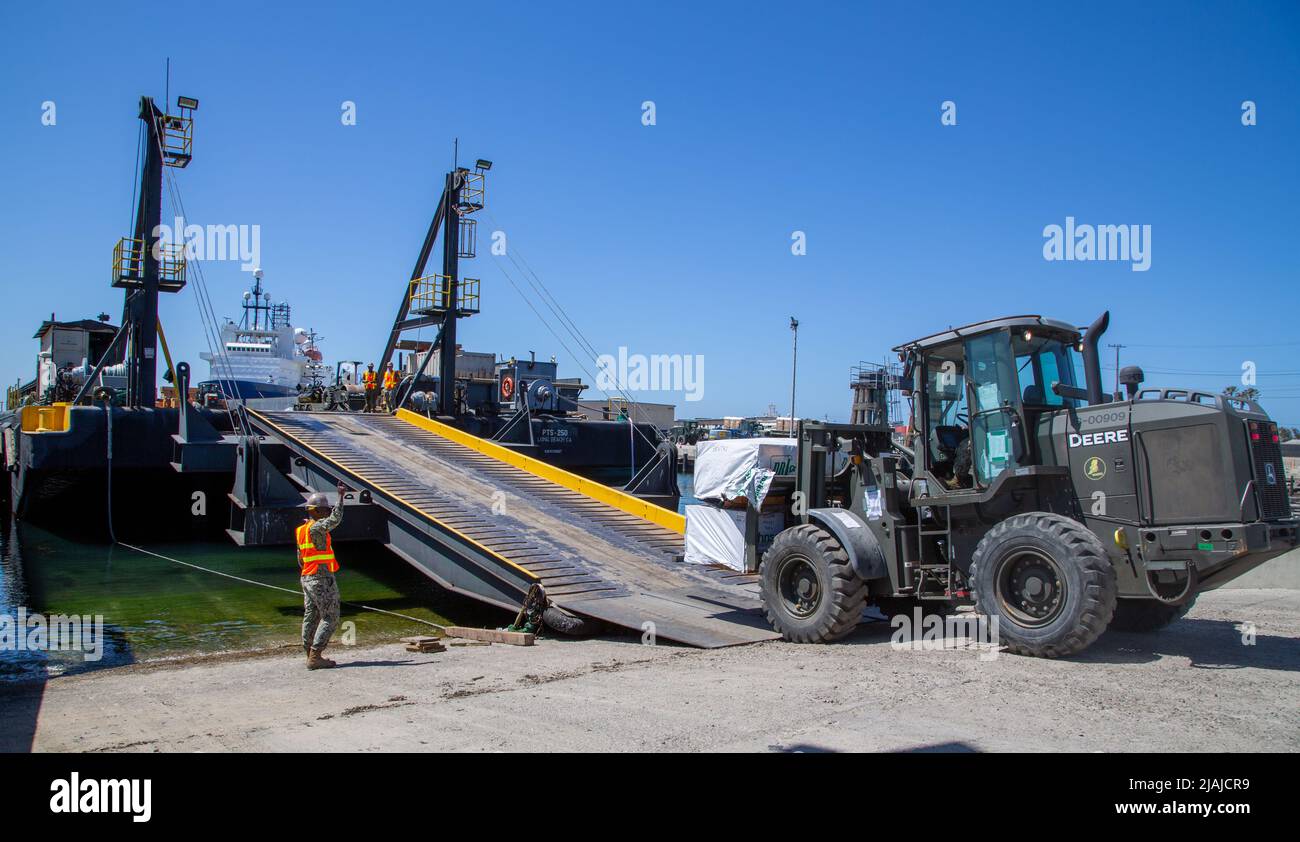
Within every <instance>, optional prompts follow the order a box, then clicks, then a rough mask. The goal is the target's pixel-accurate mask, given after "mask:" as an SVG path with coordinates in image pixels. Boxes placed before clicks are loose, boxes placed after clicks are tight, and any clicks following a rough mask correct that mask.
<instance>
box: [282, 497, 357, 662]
mask: <svg viewBox="0 0 1300 842" xmlns="http://www.w3.org/2000/svg"><path fill="white" fill-rule="evenodd" d="M338 490H339V499H338V502H337V503H335V504H334V509H333V511H331V510H330V508H329V500H328V499H326V497H325V495H324V494H321V493H319V492H317V493H316V494H313V495H311V496H310V497H308V498H307V519H306V520H305V521H303V522H302V524H301V525H300V526H299V527H298V528H297V529H296V530H294V538H295V539H296V543H297V544H298V567H299V571H300V573H301V576H302V578H301V580H300V581H301V582H302V608H303V614H302V648H303V649H304V650H306V652H307V669H309V670H315V669H325V668H328V667H333V666H336V664H335V663H334V662H333V661H331V660H329V659H328V658H326V657H324V655H322V654H321V653H323V652H324V651H325V647H326V646H328V645H329V642H330V637H331V636H332V635H333V634H334V629H335V627H336V626H338V624H339V586H338V582H336V581H335V580H334V574H335V573H337V572H338V569H339V563H338V560H337V559H335V558H334V543H333V541H332V540H331V539H330V532H331V531H333V529H334V528H335V527H336V526H338V525H339V524H340V523H342V522H343V495H344V494H346V493H347V488H346V487H345V486H344V485H343V483H339V486H338Z"/></svg>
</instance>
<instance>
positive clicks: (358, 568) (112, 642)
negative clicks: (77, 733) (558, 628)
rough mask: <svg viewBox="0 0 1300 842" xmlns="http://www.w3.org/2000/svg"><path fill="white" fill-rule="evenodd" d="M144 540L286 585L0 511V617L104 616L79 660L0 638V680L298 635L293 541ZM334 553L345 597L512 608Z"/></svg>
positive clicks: (364, 624) (407, 606) (485, 615)
mask: <svg viewBox="0 0 1300 842" xmlns="http://www.w3.org/2000/svg"><path fill="white" fill-rule="evenodd" d="M693 479H694V477H693V475H691V474H681V475H679V476H678V484H679V487H680V488H681V490H682V506H683V507H684V506H686V505H687V504H690V503H694V502H696V501H695V498H694V496H693V494H692V491H693V487H694V486H693ZM144 549H147V550H150V551H152V552H156V553H159V554H161V555H165V556H170V557H171V558H175V559H179V560H181V561H185V562H189V563H190V564H195V565H198V566H200V567H205V568H209V569H211V570H217V571H220V572H222V573H227V574H230V575H234V576H239V577H241V578H244V579H250V580H253V581H256V582H262V583H265V584H268V585H275V586H277V587H280V588H286V589H288V590H290V591H293V593H284V592H282V591H277V590H271V589H268V588H263V587H258V586H256V585H251V584H246V583H244V582H239V581H235V580H233V579H228V578H226V577H224V576H219V575H214V574H212V573H207V572H203V571H201V570H196V569H194V568H191V567H186V566H184V565H180V564H175V563H173V562H171V561H166V560H164V559H159V558H155V557H153V556H149V555H144V554H141V553H138V552H135V551H133V550H129V549H126V548H124V547H121V546H112V545H108V544H103V543H79V542H77V541H74V540H71V539H68V538H65V537H60V536H57V535H55V534H53V533H51V532H48V531H46V530H43V529H39V528H36V527H33V526H31V525H29V524H24V523H17V522H13V521H9V522H3V521H0V616H8V617H9V618H11V622H13V621H16V620H17V618H18V616H19V611H20V610H22V609H25V610H26V612H27V613H28V616H29V617H30V616H33V615H37V614H39V615H41V616H42V617H45V618H48V617H52V616H55V615H78V616H89V617H102V618H103V642H102V646H103V650H102V657H101V658H100V659H99V660H97V661H88V660H86V659H85V658H84V657H83V655H82V653H80V652H74V651H64V652H56V651H50V652H44V651H28V650H25V649H20V648H17V647H16V646H0V682H3V681H15V680H40V679H43V678H46V677H51V676H56V675H63V674H67V673H70V672H81V671H85V670H91V669H102V668H105V667H112V666H120V665H123V664H130V663H136V662H140V661H149V660H157V659H165V658H176V657H187V656H193V655H200V654H210V653H218V652H239V651H250V650H258V649H269V648H275V647H283V646H297V645H298V644H299V643H300V640H301V623H302V597H301V595H300V592H299V585H298V572H297V566H296V564H295V562H294V553H293V549H292V548H290V547H262V548H240V547H236V546H234V545H233V544H228V543H184V544H157V545H154V544H148V545H144ZM337 552H338V556H339V563H340V565H341V566H342V571H341V572H340V574H339V590H340V594H341V597H342V599H343V600H344V601H345V602H353V603H364V604H365V605H369V606H373V607H375V608H381V609H383V610H385V611H395V612H398V613H400V614H406V615H408V616H411V617H416V618H419V619H422V620H430V621H432V622H436V623H444V624H445V623H455V624H462V625H481V626H494V625H501V624H504V623H507V622H509V621H510V620H511V619H512V618H511V617H509V616H507V615H506V614H505V613H504V612H501V611H498V610H496V609H493V608H490V607H487V606H484V605H482V604H480V603H478V602H475V601H473V600H469V599H466V598H464V597H460V596H457V595H455V594H452V593H449V592H447V591H445V590H443V589H442V588H439V587H438V586H437V585H435V584H434V583H433V582H431V581H430V580H429V579H428V578H427V577H425V576H424V575H423V574H421V573H419V572H417V571H416V570H415V569H414V568H412V567H411V566H410V565H408V564H407V563H406V562H404V561H402V560H401V559H399V558H397V557H396V556H394V555H393V554H392V553H390V552H388V551H387V550H385V549H384V548H383V547H381V546H378V545H341V546H339V547H338V550H337ZM342 613H343V620H344V621H345V622H347V621H351V622H353V623H355V624H356V643H357V644H360V645H366V644H371V643H378V642H384V641H391V640H395V639H397V638H399V637H405V636H407V635H413V634H426V633H428V632H429V631H430V629H429V627H428V626H424V625H421V624H419V623H414V622H411V621H409V620H404V619H401V618H399V617H393V616H389V615H385V614H379V613H375V612H372V611H366V610H363V609H360V608H354V607H350V606H347V605H344V606H343V612H342ZM92 639H93V638H92ZM335 640H336V642H337V641H338V640H339V637H338V635H337V634H336V636H335Z"/></svg>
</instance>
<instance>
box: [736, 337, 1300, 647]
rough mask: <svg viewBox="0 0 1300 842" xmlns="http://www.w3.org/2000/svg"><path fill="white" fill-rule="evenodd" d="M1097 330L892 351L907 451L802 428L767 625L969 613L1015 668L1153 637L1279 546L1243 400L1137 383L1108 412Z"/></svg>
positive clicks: (1112, 398) (882, 437)
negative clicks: (994, 631) (910, 611)
mask: <svg viewBox="0 0 1300 842" xmlns="http://www.w3.org/2000/svg"><path fill="white" fill-rule="evenodd" d="M1108 322H1109V314H1108V313H1107V314H1103V315H1102V316H1101V317H1100V318H1099V319H1097V321H1096V322H1094V323H1093V324H1092V325H1091V326H1089V327H1088V328H1087V329H1086V330H1084V331H1080V330H1079V329H1077V328H1075V327H1073V326H1071V325H1069V324H1066V323H1064V322H1059V321H1053V320H1050V319H1045V318H1042V317H1041V316H1012V317H1008V318H1003V319H996V320H993V321H986V322H980V323H978V324H973V325H969V326H967V327H961V328H955V329H951V330H947V331H944V332H943V333H938V334H935V335H933V336H927V337H925V338H923V339H918V340H916V341H914V342H909V343H906V344H904V345H901V346H899V347H898V348H895V349H894V350H895V351H896V352H897V353H898V354H899V358H900V360H901V361H902V363H903V375H902V377H901V380H900V382H899V383H897V384H896V385H897V386H898V388H900V389H901V390H902V392H903V394H904V395H905V396H907V397H908V398H909V401H910V403H911V406H912V415H911V422H910V424H909V431H908V434H907V435H906V436H904V437H902V440H896V439H895V436H894V435H893V431H892V429H891V428H889V427H887V426H872V425H848V424H804V425H803V426H802V428H801V431H800V440H799V469H798V475H797V489H798V491H800V492H802V494H801V495H798V497H797V498H796V499H797V500H798V501H800V502H801V503H802V505H801V506H799V507H798V508H797V512H798V516H797V517H796V516H795V515H794V514H791V515H789V516H788V517H789V520H788V521H787V522H788V523H791V525H790V526H789V528H787V529H785V530H784V531H783V532H781V533H780V534H779V535H778V536H777V537H776V539H775V541H774V542H773V544H772V546H771V548H770V549H769V550H768V551H767V553H766V554H765V555H764V557H763V561H762V565H761V568H760V570H761V578H762V592H763V601H764V607H765V610H766V613H767V617H768V619H769V621H770V622H771V623H772V625H773V627H774V628H775V629H776V630H777V631H780V632H781V633H782V634H783V635H784V637H785V638H786V639H787V640H792V641H797V642H801V643H818V642H826V641H830V640H834V639H836V638H838V637H841V636H842V635H844V634H847V633H848V632H849V631H850V630H852V629H853V628H854V627H855V626H856V625H857V623H858V621H859V619H860V618H861V616H862V612H863V608H864V606H865V605H866V604H868V603H873V602H874V603H877V604H879V605H881V606H882V607H888V609H890V610H897V609H898V607H899V606H920V607H922V608H923V609H927V608H928V609H933V610H935V611H938V612H942V611H943V610H944V609H947V608H951V607H952V606H955V605H960V604H963V603H972V602H973V604H974V606H975V608H976V610H977V611H979V612H981V613H983V614H985V615H987V616H988V617H989V618H990V619H994V618H995V619H996V621H997V628H998V633H999V638H1000V642H1001V643H1002V644H1003V645H1005V646H1007V648H1008V649H1009V650H1010V651H1012V652H1016V653H1020V654H1025V655H1037V656H1044V657H1058V656H1063V655H1070V654H1073V653H1076V652H1079V651H1081V650H1083V649H1084V648H1086V647H1087V646H1088V645H1089V644H1091V643H1092V642H1093V641H1094V640H1096V639H1097V637H1098V636H1099V635H1100V634H1101V633H1102V632H1103V631H1105V630H1106V628H1107V627H1108V626H1114V627H1116V628H1122V629H1126V630H1134V631H1144V630H1154V629H1158V628H1161V627H1163V626H1164V625H1166V624H1168V623H1170V622H1172V621H1173V620H1175V619H1177V618H1179V617H1181V616H1182V615H1183V614H1184V613H1186V611H1187V610H1188V608H1189V607H1190V606H1191V605H1192V602H1193V601H1194V600H1195V599H1196V596H1197V594H1198V593H1200V592H1202V591H1205V590H1211V589H1213V588H1217V587H1219V586H1220V585H1223V584H1224V583H1225V582H1229V581H1231V580H1232V579H1234V578H1236V577H1238V576H1240V575H1241V574H1243V573H1245V572H1246V571H1248V570H1250V569H1251V568H1253V567H1256V566H1258V565H1259V564H1261V563H1262V562H1264V561H1266V560H1268V559H1270V558H1273V557H1275V556H1277V555H1279V554H1281V553H1283V552H1286V551H1287V550H1289V549H1292V548H1294V547H1295V546H1296V545H1297V542H1298V541H1300V537H1298V531H1297V522H1296V520H1295V519H1294V518H1293V516H1292V514H1291V509H1290V504H1289V501H1288V497H1287V493H1286V484H1285V477H1284V475H1283V470H1282V457H1281V452H1280V447H1279V441H1278V428H1277V425H1276V424H1274V423H1273V422H1271V421H1270V420H1269V418H1268V415H1267V414H1265V412H1264V411H1263V410H1262V409H1261V408H1260V407H1259V405H1258V404H1257V403H1256V402H1254V401H1251V400H1235V399H1232V398H1225V397H1223V396H1220V395H1216V394H1211V393H1208V392H1203V391H1198V390H1195V389H1156V388H1143V387H1142V385H1141V379H1142V374H1141V371H1140V370H1139V369H1137V368H1136V367H1131V368H1128V369H1125V370H1124V372H1122V376H1121V380H1122V382H1123V383H1124V386H1125V391H1126V393H1127V394H1126V395H1125V396H1123V397H1121V396H1116V395H1108V394H1105V393H1104V392H1103V390H1102V380H1101V366H1100V363H1099V358H1098V351H1097V346H1098V341H1099V340H1100V338H1101V335H1102V333H1103V332H1104V331H1105V330H1106V327H1107V324H1108ZM1080 356H1081V357H1082V360H1081V362H1082V370H1083V372H1084V383H1083V384H1079V383H1076V363H1078V362H1080V360H1079V357H1080ZM837 457H838V458H837ZM845 457H847V458H845ZM841 465H842V467H837V466H841Z"/></svg>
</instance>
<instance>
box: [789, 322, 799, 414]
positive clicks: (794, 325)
mask: <svg viewBox="0 0 1300 842" xmlns="http://www.w3.org/2000/svg"><path fill="white" fill-rule="evenodd" d="M790 332H791V333H792V334H794V357H793V359H792V361H791V364H790V438H794V437H795V436H797V435H799V433H798V432H797V431H796V430H795V424H794V386H795V378H796V377H797V376H798V374H799V320H798V319H796V318H795V317H794V316H791V317H790Z"/></svg>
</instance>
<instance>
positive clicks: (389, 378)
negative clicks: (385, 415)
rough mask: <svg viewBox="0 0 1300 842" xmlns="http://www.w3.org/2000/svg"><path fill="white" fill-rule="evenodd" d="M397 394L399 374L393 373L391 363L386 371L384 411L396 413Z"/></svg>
mask: <svg viewBox="0 0 1300 842" xmlns="http://www.w3.org/2000/svg"><path fill="white" fill-rule="evenodd" d="M396 393H397V372H396V371H393V364H392V363H389V364H388V366H387V367H386V368H385V369H384V409H385V410H387V411H388V412H394V411H396V410H397V407H396V406H394V405H393V403H394V401H395V400H396V398H395V395H396Z"/></svg>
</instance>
